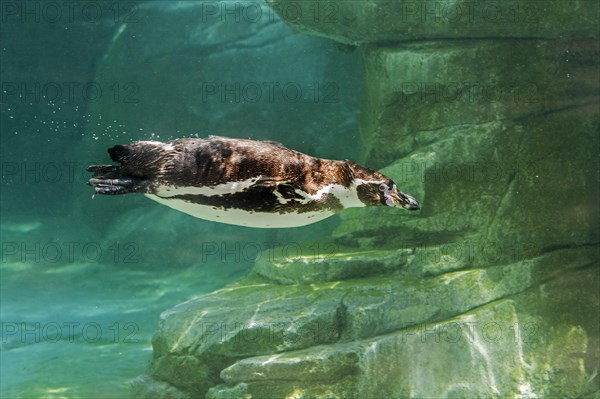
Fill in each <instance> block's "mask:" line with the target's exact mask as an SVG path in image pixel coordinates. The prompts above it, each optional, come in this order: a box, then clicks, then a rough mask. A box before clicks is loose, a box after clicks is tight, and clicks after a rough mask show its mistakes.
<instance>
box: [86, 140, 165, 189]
mask: <svg viewBox="0 0 600 399" xmlns="http://www.w3.org/2000/svg"><path fill="white" fill-rule="evenodd" d="M171 149H172V147H171V146H170V145H168V144H165V143H161V142H158V141H137V142H134V143H131V144H123V145H116V146H114V147H112V148H109V149H108V154H109V155H110V158H111V159H112V160H113V161H114V162H118V163H120V165H90V166H88V168H87V170H88V172H92V173H93V176H92V178H91V179H90V180H89V181H88V184H89V185H91V186H93V187H94V188H95V189H96V193H98V194H106V195H117V194H129V193H147V192H148V187H149V185H150V182H151V181H154V180H156V179H157V178H158V177H160V176H161V175H162V174H163V173H164V165H165V163H167V162H169V161H170V160H171V159H172V158H173V156H174V155H175V153H174V152H173V151H171Z"/></svg>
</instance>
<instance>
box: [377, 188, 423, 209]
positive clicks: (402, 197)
mask: <svg viewBox="0 0 600 399" xmlns="http://www.w3.org/2000/svg"><path fill="white" fill-rule="evenodd" d="M395 188H396V187H394V190H390V191H389V192H387V193H386V195H387V196H389V197H388V198H389V199H391V200H392V201H393V204H394V205H391V204H390V202H392V201H386V203H387V204H388V205H390V206H399V207H401V208H404V209H408V210H409V211H416V210H419V209H421V207H420V206H419V203H418V202H417V200H416V199H414V198H413V197H411V196H410V195H408V194H404V193H403V192H401V191H397V190H395Z"/></svg>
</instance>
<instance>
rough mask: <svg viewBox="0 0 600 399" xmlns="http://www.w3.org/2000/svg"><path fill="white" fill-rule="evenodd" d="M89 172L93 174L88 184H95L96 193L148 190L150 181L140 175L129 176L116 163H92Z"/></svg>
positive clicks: (106, 193) (140, 191)
mask: <svg viewBox="0 0 600 399" xmlns="http://www.w3.org/2000/svg"><path fill="white" fill-rule="evenodd" d="M87 171H88V172H92V173H93V176H92V178H91V179H90V180H88V184H89V185H90V186H93V187H94V188H95V190H96V194H104V195H119V194H129V193H143V192H146V188H147V185H148V181H147V180H145V179H140V178H138V177H133V176H129V175H127V174H125V173H123V172H122V171H121V170H120V167H119V166H115V165H90V166H88V167H87Z"/></svg>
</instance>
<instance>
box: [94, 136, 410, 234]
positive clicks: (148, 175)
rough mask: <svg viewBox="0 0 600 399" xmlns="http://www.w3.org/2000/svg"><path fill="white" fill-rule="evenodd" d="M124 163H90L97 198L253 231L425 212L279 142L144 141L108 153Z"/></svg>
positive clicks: (364, 176) (348, 169)
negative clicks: (135, 197)
mask: <svg viewBox="0 0 600 399" xmlns="http://www.w3.org/2000/svg"><path fill="white" fill-rule="evenodd" d="M108 153H109V154H110V157H111V159H112V160H113V161H115V162H119V163H120V165H90V166H89V167H88V171H90V172H92V173H93V177H92V178H91V179H90V180H89V184H90V185H92V186H94V188H95V190H96V193H98V194H107V195H116V194H129V193H141V194H145V195H146V196H148V197H149V198H151V199H153V200H155V201H157V202H160V203H161V204H164V205H167V206H169V207H171V208H173V209H177V210H179V211H181V212H185V213H187V214H190V215H192V216H195V217H198V218H201V219H206V220H212V221H216V222H222V223H229V224H235V225H241V226H248V227H267V228H268V227H296V226H303V225H307V224H311V223H314V222H318V221H320V220H323V219H325V218H327V217H330V216H332V215H334V214H335V213H337V212H339V211H341V210H342V209H344V208H351V207H363V206H391V207H401V208H405V209H409V210H416V209H419V204H418V203H417V201H416V200H415V199H414V198H413V197H411V196H410V195H406V194H404V193H402V192H399V191H398V190H397V188H396V184H395V183H394V182H393V181H392V180H391V179H389V178H388V177H386V176H384V175H382V174H381V173H379V172H377V171H374V170H372V169H369V168H366V167H363V166H360V165H358V164H356V163H354V162H351V161H334V160H328V159H320V158H315V157H312V156H309V155H306V154H302V153H300V152H297V151H293V150H290V149H288V148H286V147H284V146H283V145H281V144H279V143H274V142H270V141H254V140H244V139H234V138H227V137H217V136H209V137H208V138H206V139H177V140H173V141H170V142H167V143H162V142H158V141H138V142H134V143H131V144H126V145H117V146H115V147H112V148H110V149H109V150H108Z"/></svg>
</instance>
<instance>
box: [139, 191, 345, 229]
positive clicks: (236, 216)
mask: <svg viewBox="0 0 600 399" xmlns="http://www.w3.org/2000/svg"><path fill="white" fill-rule="evenodd" d="M145 195H146V197H148V198H150V199H151V200H153V201H156V202H158V203H160V204H163V205H166V206H168V207H169V208H172V209H175V210H178V211H180V212H183V213H187V214H188V215H191V216H194V217H197V218H199V219H205V220H210V221H213V222H220V223H227V224H233V225H238V226H246V227H257V228H284V227H299V226H306V225H308V224H312V223H315V222H319V221H321V220H323V219H327V218H328V217H330V216H333V215H334V214H335V213H334V212H331V211H328V210H321V211H319V212H302V213H295V212H286V213H270V212H248V211H245V210H242V209H235V208H230V209H227V210H226V209H223V208H217V207H215V206H212V205H201V204H196V203H192V202H189V201H185V200H182V199H177V198H162V197H159V196H157V195H154V194H145Z"/></svg>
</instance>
